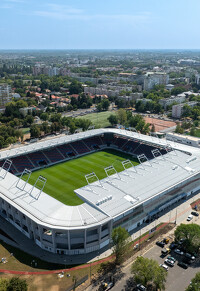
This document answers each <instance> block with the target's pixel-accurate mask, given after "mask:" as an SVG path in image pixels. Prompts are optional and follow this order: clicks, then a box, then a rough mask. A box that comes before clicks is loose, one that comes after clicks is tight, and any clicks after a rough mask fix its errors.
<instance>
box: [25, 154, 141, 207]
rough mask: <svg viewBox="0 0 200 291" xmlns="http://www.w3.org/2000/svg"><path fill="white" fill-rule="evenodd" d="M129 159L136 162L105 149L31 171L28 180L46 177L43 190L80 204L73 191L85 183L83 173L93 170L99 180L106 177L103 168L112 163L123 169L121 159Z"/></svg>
mask: <svg viewBox="0 0 200 291" xmlns="http://www.w3.org/2000/svg"><path fill="white" fill-rule="evenodd" d="M126 159H130V160H131V161H132V163H133V164H134V165H137V164H138V162H137V160H136V159H134V158H133V157H132V156H130V155H128V154H125V153H122V152H119V151H116V150H111V149H109V150H105V151H99V152H95V153H92V154H88V155H85V156H83V157H80V158H76V159H72V160H70V161H67V162H63V163H60V164H57V165H54V166H51V167H48V168H44V169H41V170H38V171H35V172H33V173H32V175H31V178H30V180H29V183H30V184H32V185H33V184H34V183H35V181H36V179H37V178H38V176H39V175H42V176H44V177H46V178H47V183H46V185H45V188H44V192H45V193H47V194H49V195H50V196H52V197H54V198H56V199H57V200H59V201H61V202H62V203H64V204H67V205H79V204H82V200H81V199H80V198H79V197H78V196H77V195H76V194H75V193H74V190H75V189H78V188H80V187H83V186H85V185H86V184H87V182H86V180H85V175H86V174H89V173H91V172H95V174H96V175H97V177H98V178H99V179H100V180H101V179H103V178H105V177H106V174H105V171H104V168H105V167H108V166H111V165H113V166H114V168H115V169H116V171H117V172H120V171H123V166H122V164H121V162H122V161H124V160H126Z"/></svg>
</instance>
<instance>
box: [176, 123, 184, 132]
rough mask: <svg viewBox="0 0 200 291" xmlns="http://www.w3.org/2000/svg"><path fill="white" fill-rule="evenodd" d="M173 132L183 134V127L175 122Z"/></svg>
mask: <svg viewBox="0 0 200 291" xmlns="http://www.w3.org/2000/svg"><path fill="white" fill-rule="evenodd" d="M175 132H176V133H180V134H183V133H184V129H183V128H182V127H181V126H180V124H177V126H176V129H175Z"/></svg>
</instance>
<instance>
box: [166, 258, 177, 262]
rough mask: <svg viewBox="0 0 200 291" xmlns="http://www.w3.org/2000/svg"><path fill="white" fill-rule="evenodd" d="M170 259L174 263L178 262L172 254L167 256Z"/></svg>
mask: <svg viewBox="0 0 200 291" xmlns="http://www.w3.org/2000/svg"><path fill="white" fill-rule="evenodd" d="M167 259H168V260H170V261H173V262H174V263H175V262H176V259H175V258H174V257H172V256H169V257H167Z"/></svg>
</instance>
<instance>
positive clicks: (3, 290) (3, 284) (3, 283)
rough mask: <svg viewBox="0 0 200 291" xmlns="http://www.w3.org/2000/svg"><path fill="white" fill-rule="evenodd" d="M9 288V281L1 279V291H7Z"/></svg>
mask: <svg viewBox="0 0 200 291" xmlns="http://www.w3.org/2000/svg"><path fill="white" fill-rule="evenodd" d="M7 288H8V280H7V279H4V278H0V291H7Z"/></svg>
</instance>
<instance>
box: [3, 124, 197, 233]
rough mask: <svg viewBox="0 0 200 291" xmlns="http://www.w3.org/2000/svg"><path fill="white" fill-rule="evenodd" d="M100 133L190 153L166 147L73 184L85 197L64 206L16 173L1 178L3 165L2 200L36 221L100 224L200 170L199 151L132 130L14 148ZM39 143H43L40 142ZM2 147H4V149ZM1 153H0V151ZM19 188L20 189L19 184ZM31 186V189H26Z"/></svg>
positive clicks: (80, 225)
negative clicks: (152, 156) (110, 172)
mask: <svg viewBox="0 0 200 291" xmlns="http://www.w3.org/2000/svg"><path fill="white" fill-rule="evenodd" d="M105 132H113V133H116V134H120V135H124V136H126V137H133V138H137V140H141V141H143V142H144V141H146V142H149V143H153V144H156V145H166V144H171V146H172V147H173V148H175V149H180V150H182V151H185V152H190V155H187V154H185V153H184V152H180V151H177V150H176V151H172V152H169V153H167V154H165V155H164V156H159V157H157V158H155V159H153V160H152V161H151V162H148V161H147V162H145V163H142V164H140V165H138V166H136V167H133V168H129V169H127V170H124V171H123V172H121V173H119V174H114V175H112V176H110V177H107V178H105V179H103V180H101V181H100V182H98V181H97V182H94V183H92V184H90V185H88V186H85V187H82V188H80V189H77V190H76V191H75V192H76V193H77V194H78V195H79V196H81V197H82V199H83V200H84V201H85V203H83V204H82V205H79V206H67V205H64V204H62V203H61V202H59V201H58V200H56V199H54V198H53V197H51V196H49V195H47V194H46V193H44V192H42V193H41V194H40V195H39V190H38V189H36V188H33V186H31V185H30V184H28V183H27V184H26V186H25V187H24V184H23V183H25V182H24V181H22V180H21V181H20V182H19V183H18V184H17V182H18V181H19V178H17V177H16V176H14V175H12V174H11V173H7V174H6V176H5V178H3V175H4V170H3V169H1V168H0V197H2V198H3V199H4V200H7V201H8V202H9V203H10V204H12V205H13V206H14V207H15V208H17V209H19V211H21V212H23V213H24V214H25V215H27V216H28V217H30V218H31V219H32V220H34V221H36V222H37V223H39V224H41V223H42V224H43V225H46V227H49V228H56V229H67V228H73V229H76V228H78V229H81V228H85V227H89V226H91V227H93V226H95V225H97V224H99V223H100V224H104V223H106V222H107V221H108V220H110V218H115V217H117V216H119V215H120V214H122V213H124V212H127V211H129V210H130V211H132V209H134V208H135V207H136V206H137V205H139V204H140V203H142V202H144V201H146V200H148V199H149V198H151V197H153V196H154V195H158V194H159V193H162V192H164V191H166V190H168V189H170V188H171V189H173V188H175V187H176V185H177V184H179V183H181V182H182V181H184V180H185V179H189V178H190V177H193V176H195V175H197V174H198V172H200V150H199V149H197V148H194V147H190V146H186V145H181V144H180V145H179V144H175V143H174V142H168V141H166V140H160V139H157V138H155V137H150V136H144V135H140V134H137V133H133V132H129V131H123V130H118V129H98V130H91V131H88V132H84V133H79V134H75V135H72V136H66V137H65V136H64V137H63V138H59V137H57V138H55V139H54V140H51V141H44V142H39V143H36V144H34V145H33V144H31V145H28V146H25V147H24V148H26V149H23V148H20V152H17V153H16V152H14V151H16V149H15V150H11V151H12V153H13V154H17V155H18V154H19V155H20V154H21V155H22V154H23V153H27V152H28V151H29V150H30V151H33V150H34V151H35V150H36V149H38V150H41V149H42V148H43V149H44V148H48V147H49V146H53V145H54V146H55V145H57V144H59V143H64V142H71V141H73V140H78V139H82V138H86V137H88V136H93V135H98V134H102V133H105ZM41 144H43V146H42V147H41ZM5 152H8V151H4V152H2V153H4V155H5ZM1 157H2V156H1ZM23 187H24V189H23ZM31 191H32V192H31Z"/></svg>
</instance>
